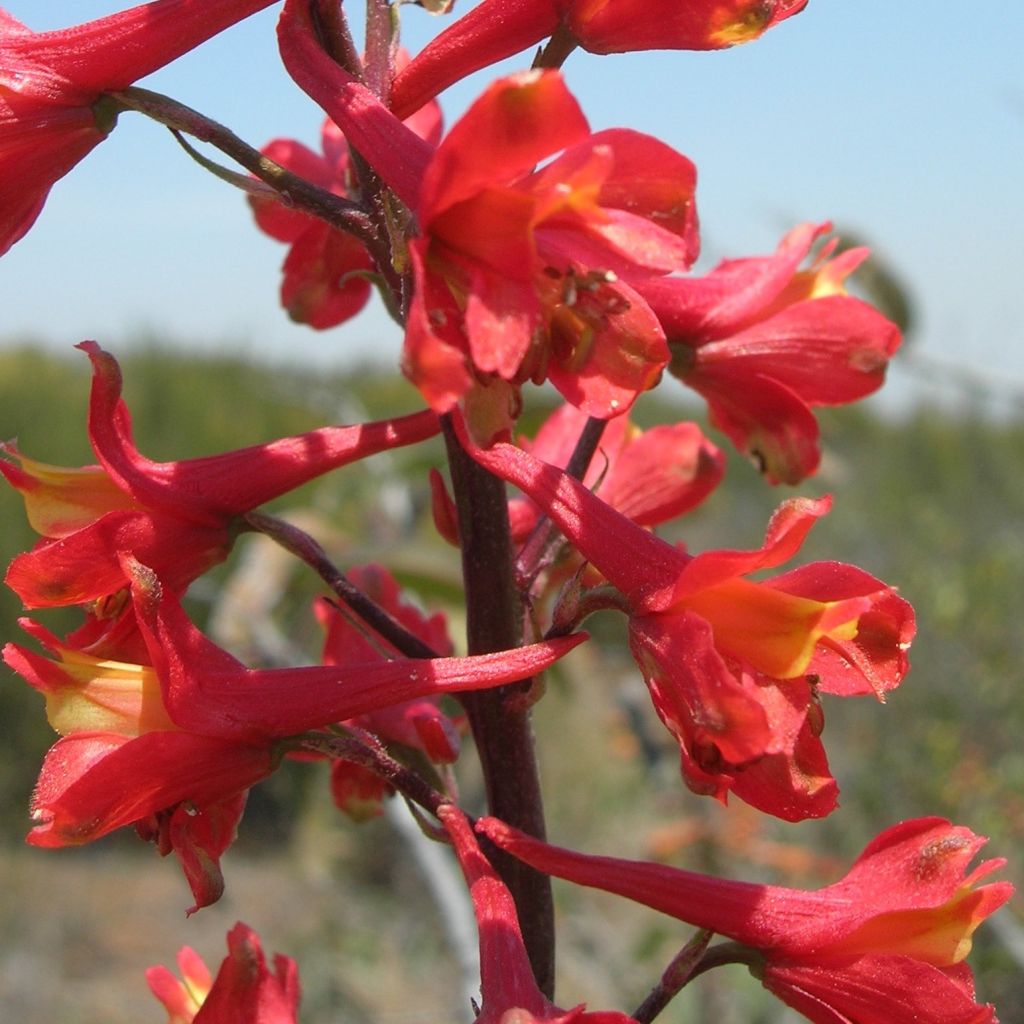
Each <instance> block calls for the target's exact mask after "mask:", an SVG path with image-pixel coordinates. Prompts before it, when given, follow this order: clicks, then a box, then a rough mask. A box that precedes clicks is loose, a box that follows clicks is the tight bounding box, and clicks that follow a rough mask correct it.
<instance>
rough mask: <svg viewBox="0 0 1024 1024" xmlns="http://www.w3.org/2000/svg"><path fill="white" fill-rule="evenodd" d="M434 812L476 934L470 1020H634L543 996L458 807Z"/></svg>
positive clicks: (507, 903)
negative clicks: (476, 985) (476, 1003)
mask: <svg viewBox="0 0 1024 1024" xmlns="http://www.w3.org/2000/svg"><path fill="white" fill-rule="evenodd" d="M438 814H439V816H440V818H441V821H442V823H443V824H444V827H445V828H446V829H447V831H448V837H449V838H450V839H451V842H452V846H454V847H455V854H456V856H457V857H458V859H459V864H460V866H461V867H462V873H463V875H464V876H465V878H466V882H467V884H468V885H469V894H470V897H471V898H472V900H473V911H474V913H475V915H476V923H477V928H478V929H479V932H480V994H481V997H482V1005H481V1007H480V1012H479V1014H478V1015H477V1018H476V1024H513V1022H514V1024H541V1022H543V1021H548V1022H552V1024H635V1022H634V1021H633V1018H632V1017H627V1016H626V1015H625V1014H624V1013H616V1012H613V1011H605V1012H594V1013H587V1012H585V1010H584V1007H583V1006H577V1007H574V1008H573V1009H571V1010H560V1009H559V1008H558V1007H557V1006H554V1005H553V1004H552V1003H551V1002H550V1001H549V1000H548V999H546V998H545V997H544V995H543V994H542V993H541V991H540V989H538V988H537V983H536V982H535V981H534V978H533V971H532V970H531V969H530V961H529V958H528V957H527V954H526V947H525V946H524V944H523V934H522V931H521V930H520V928H519V918H518V917H517V915H516V905H515V901H514V900H513V899H512V894H511V893H510V892H509V891H508V888H507V887H506V886H505V883H504V882H502V880H501V879H500V878H499V877H498V875H497V874H496V873H495V871H494V869H493V868H492V867H491V865H490V864H489V863H488V862H487V858H486V857H484V855H483V853H482V852H481V850H480V846H479V844H478V843H477V840H476V836H474V835H473V830H472V829H471V828H470V826H469V822H468V821H467V820H466V816H465V815H464V814H463V813H462V811H460V810H459V809H458V808H457V807H455V806H454V805H452V804H446V805H445V806H443V807H442V808H441V809H440V810H439V812H438Z"/></svg>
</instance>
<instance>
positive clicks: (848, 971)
mask: <svg viewBox="0 0 1024 1024" xmlns="http://www.w3.org/2000/svg"><path fill="white" fill-rule="evenodd" d="M477 828H478V830H479V831H480V832H482V833H483V834H484V835H486V836H487V837H488V838H489V839H491V840H492V841H493V842H494V843H496V844H497V845H498V846H499V847H500V848H501V849H503V850H506V851H507V852H509V853H511V854H512V855H513V856H515V857H518V858H519V859H520V860H522V861H524V862H525V863H527V864H530V865H532V866H533V867H535V868H536V869H537V870H538V871H543V872H545V873H547V874H550V875H555V876H556V877H558V878H565V879H568V880H569V881H571V882H576V883H577V884H579V885H588V886H593V887H594V888H597V889H603V890H605V891H606V892H613V893H616V894H618V895H620V896H625V897H626V898H627V899H631V900H634V901H636V902H638V903H643V904H645V905H646V906H649V907H653V908H654V909H655V910H659V911H661V912H662V913H665V914H670V915H671V916H673V917H677V918H679V919H680V920H682V921H685V922H687V923H688V924H692V925H695V926H697V927H699V928H707V929H709V930H711V931H714V932H718V933H719V934H721V935H726V936H729V937H730V938H732V939H735V940H736V941H738V942H741V943H743V944H744V945H747V946H750V947H751V948H752V949H753V950H756V951H757V952H758V954H759V956H757V957H756V958H754V959H753V960H752V961H751V962H750V965H751V970H752V971H753V973H754V974H755V975H756V976H757V977H759V978H760V979H761V981H762V983H763V984H764V985H765V987H766V988H768V989H770V990H771V991H772V992H774V993H775V994H776V995H777V996H778V997H779V998H780V999H782V1000H783V1001H784V1002H786V1003H788V1004H789V1005H790V1006H792V1007H794V1008H795V1009H797V1010H799V1011H800V1012H801V1013H802V1014H804V1015H805V1016H806V1017H808V1018H809V1019H810V1020H812V1021H814V1022H815V1024H853V1022H854V1021H856V1022H857V1024H995V1013H994V1009H993V1007H991V1006H979V1005H978V1004H977V1003H976V1002H975V1001H974V989H973V981H972V978H971V972H970V969H969V968H968V967H967V965H966V964H965V963H964V959H965V958H966V956H967V954H968V953H969V952H970V949H971V936H972V934H973V933H974V930H975V929H976V928H977V927H978V925H979V924H981V922H982V921H983V920H984V919H985V918H986V917H988V916H989V914H991V913H993V912H994V911H995V910H997V909H998V908H999V907H1000V906H1002V905H1003V904H1004V903H1005V902H1006V901H1007V900H1008V899H1009V898H1010V896H1011V895H1012V893H1013V886H1012V885H1011V884H1010V883H1009V882H993V883H989V884H987V885H983V886H980V887H977V888H976V885H977V883H978V882H979V881H980V880H981V879H982V878H984V877H985V876H987V875H989V874H990V873H991V872H993V871H994V870H996V869H997V868H999V867H1001V866H1002V865H1003V864H1004V863H1005V861H1003V860H988V861H985V862H984V863H982V864H980V865H979V866H978V867H977V868H975V869H974V870H973V871H971V872H970V873H969V874H966V871H967V867H968V865H969V864H970V862H971V860H973V858H974V856H975V854H976V853H977V852H978V850H979V849H980V848H981V846H982V845H983V844H984V843H985V839H983V838H981V837H979V836H976V835H974V834H973V833H972V832H971V831H970V830H969V829H966V828H961V827H958V826H954V825H951V824H950V823H949V822H948V821H945V820H943V819H941V818H920V819H916V820H914V821H905V822H903V823H902V824H900V825H896V826H894V827H892V828H890V829H887V830H886V831H885V832H883V833H882V834H881V835H879V836H878V837H877V838H876V839H874V840H873V841H872V842H871V843H869V844H868V846H867V847H866V848H865V850H864V852H863V853H862V854H861V855H860V857H859V858H858V859H857V861H856V862H855V863H854V865H853V867H852V868H851V869H850V871H849V872H848V873H847V874H846V876H845V878H843V879H842V880H841V881H839V882H836V883H835V884H833V885H829V886H826V887H825V888H824V889H818V890H816V891H810V892H808V891H804V890H800V889H786V888H782V887H780V886H772V885H755V884H752V883H749V882H733V881H726V880H723V879H718V878H713V877H710V876H707V875H698V874H695V873H693V872H690V871H680V870H678V869H676V868H670V867H665V866H664V865H660V864H646V863H641V862H636V861H626V860H618V859H616V858H612V857H591V856H588V855H586V854H581V853H574V852H572V851H570V850H564V849H560V848H559V847H555V846H548V845H547V844H546V843H542V842H540V841H539V840H536V839H532V838H531V837H529V836H527V835H524V834H523V833H521V832H517V831H516V830H515V829H513V828H511V827H509V826H508V825H506V824H504V822H501V821H498V820H497V819H495V818H486V819H484V820H482V821H480V822H479V823H478V825H477Z"/></svg>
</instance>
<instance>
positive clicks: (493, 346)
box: [402, 71, 697, 418]
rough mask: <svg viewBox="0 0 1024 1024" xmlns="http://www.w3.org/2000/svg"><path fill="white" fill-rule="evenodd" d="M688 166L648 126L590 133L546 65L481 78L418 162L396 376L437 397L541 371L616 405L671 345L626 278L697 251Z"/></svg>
mask: <svg viewBox="0 0 1024 1024" xmlns="http://www.w3.org/2000/svg"><path fill="white" fill-rule="evenodd" d="M555 153H558V154H560V155H558V156H555V157H554V158H553V159H552V160H551V161H550V162H549V163H547V164H545V165H544V166H542V167H540V168H539V169H535V168H536V166H537V164H538V163H539V162H540V161H543V160H546V159H547V158H549V157H551V155H552V154H555ZM694 182H695V171H694V168H693V165H692V164H691V163H690V161H689V160H688V159H687V158H686V157H684V156H682V155H681V154H679V153H677V152H675V151H674V150H672V149H670V148H669V147H668V146H665V145H664V144H662V143H661V142H658V141H657V140H656V139H653V138H651V137H650V136H647V135H641V134H639V133H637V132H632V131H628V130H626V129H611V130H607V131H603V132H598V133H597V134H591V133H590V129H589V126H588V125H587V122H586V120H585V118H584V117H583V113H582V111H581V110H580V108H579V106H578V104H577V103H576V100H575V99H574V98H573V97H572V96H571V95H570V93H569V92H568V90H567V89H566V87H565V84H564V82H563V80H562V77H561V75H559V74H558V73H557V72H553V71H552V72H526V73H523V74H520V75H514V76H511V77H509V78H505V79H501V80H499V81H497V82H495V83H493V84H492V85H491V86H490V88H489V89H488V90H487V91H486V92H485V93H484V95H483V96H482V97H481V98H480V99H479V100H477V101H476V103H474V104H473V106H472V107H470V109H469V110H468V111H467V112H466V114H465V115H464V116H463V117H462V119H461V120H460V121H459V122H457V123H456V124H455V125H454V126H453V127H452V129H451V131H450V132H449V133H448V135H447V136H446V137H445V138H444V139H443V140H442V142H441V144H440V146H439V147H438V148H437V151H436V152H435V154H434V155H433V157H432V159H431V161H430V163H429V164H428V166H427V168H426V170H425V172H424V176H423V183H422V188H421V190H420V193H419V203H418V206H417V210H416V212H417V217H418V221H419V226H420V231H421V237H418V238H414V239H413V240H412V241H411V242H410V249H409V252H410V257H411V261H412V267H413V273H414V278H415V289H414V293H413V299H412V304H411V306H410V311H409V319H408V323H407V327H406V338H405V348H404V352H403V357H402V358H403V368H404V370H405V372H406V374H407V376H409V378H410V379H411V380H412V381H413V383H415V384H416V385H417V386H418V387H419V388H420V390H421V391H422V393H423V395H424V397H425V398H426V399H427V401H428V403H429V404H430V405H431V406H432V407H433V408H434V409H436V410H437V411H439V412H444V411H448V410H449V409H451V408H452V407H453V406H454V405H455V404H456V403H457V402H459V401H460V400H462V399H464V398H465V397H466V396H467V394H468V393H469V392H470V391H471V390H472V389H473V388H474V385H475V384H477V383H481V384H485V385H486V383H487V382H490V381H497V382H504V383H505V384H506V385H508V386H510V387H511V388H513V389H515V388H517V387H518V386H519V385H520V384H522V383H524V382H525V381H527V380H533V381H535V382H540V381H542V380H545V379H547V380H550V381H551V383H552V384H554V386H555V387H556V388H557V389H558V390H559V391H560V392H561V393H562V395H563V396H564V397H565V398H566V399H567V400H568V401H569V402H571V403H572V404H573V405H575V406H576V407H577V408H579V409H581V410H583V411H584V412H586V413H588V414H590V415H594V416H600V417H602V418H607V417H610V416H615V415H618V414H621V413H623V412H625V411H626V409H628V408H629V406H630V404H631V403H632V402H633V400H634V399H635V398H636V396H637V395H638V394H639V393H640V392H642V391H644V390H646V389H648V388H650V387H651V386H652V385H653V384H655V383H656V382H657V380H658V378H659V376H660V374H661V371H662V369H663V367H664V366H665V361H666V353H667V349H666V347H665V343H664V337H663V335H662V332H661V328H660V326H659V325H658V324H657V321H656V318H655V317H654V316H653V314H652V313H651V311H650V310H649V308H648V307H647V304H646V303H645V302H644V301H643V299H642V298H640V296H639V295H638V293H637V292H636V290H635V289H634V288H633V287H632V284H631V282H632V281H633V280H634V278H636V277H638V276H647V275H650V274H660V273H668V272H670V271H671V270H672V269H681V268H684V267H686V266H689V264H690V263H691V262H692V260H693V259H694V257H695V255H696V251H697V228H696V214H695V212H694V205H693V188H694Z"/></svg>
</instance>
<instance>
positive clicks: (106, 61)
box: [0, 0, 274, 255]
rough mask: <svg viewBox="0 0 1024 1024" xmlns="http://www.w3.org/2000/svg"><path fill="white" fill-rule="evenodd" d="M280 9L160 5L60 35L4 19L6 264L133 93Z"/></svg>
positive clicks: (1, 224) (2, 237) (0, 132)
mask: <svg viewBox="0 0 1024 1024" xmlns="http://www.w3.org/2000/svg"><path fill="white" fill-rule="evenodd" d="M273 2H274V0H157V2H156V3H150V4H143V5H141V6H139V7H133V8H132V9H131V10H127V11H121V12H119V13H118V14H112V15H110V16H109V17H106V18H100V19H98V20H96V21H90V22H88V23H86V24H84V25H78V26H76V27H74V28H68V29H61V30H60V31H56V32H32V31H30V30H29V29H27V28H26V27H25V26H24V25H22V24H21V23H20V22H18V21H17V20H16V19H14V18H13V17H11V15H9V14H8V13H7V12H6V11H3V10H0V182H2V184H0V255H3V254H4V253H5V252H7V250H8V249H9V248H10V247H11V246H12V245H13V244H14V243H15V242H17V241H18V239H20V238H21V237H22V236H23V235H24V234H25V233H26V232H27V231H28V230H29V228H30V227H32V225H33V223H34V222H35V219H36V217H38V216H39V212H40V211H41V210H42V208H43V203H44V202H45V201H46V197H47V195H48V194H49V191H50V188H51V187H52V186H53V184H54V182H56V181H57V180H58V179H59V178H62V177H63V176H64V175H65V174H67V173H68V171H70V170H71V168H72V167H74V165H75V164H77V163H78V161H79V160H81V159H82V158H83V157H85V156H86V154H87V153H88V152H89V151H90V150H91V149H92V148H93V147H94V146H96V145H98V144H99V143H100V142H102V141H103V140H104V139H105V138H106V137H107V134H108V133H109V132H110V131H111V130H112V129H113V127H114V123H115V121H116V119H117V113H118V108H117V105H116V104H115V103H113V102H104V100H103V94H104V93H109V92H117V91H118V90H120V89H124V88H127V87H128V86H129V85H131V84H132V83H133V82H135V81H136V80H137V79H139V78H143V77H144V76H145V75H148V74H150V73H152V72H153V71H156V70H157V69H159V68H162V67H163V66H164V65H165V64H169V63H171V61H173V60H176V59H177V58H178V57H180V56H181V55H182V54H184V53H188V51H189V50H191V49H194V48H195V47H196V46H198V45H199V44H200V43H203V42H205V41H206V40H207V39H209V38H211V37H212V36H215V35H217V33H218V32H222V31H223V30H224V29H226V28H228V27H229V26H231V25H233V24H234V23H235V22H237V21H241V20H242V19H243V18H247V17H248V16H249V15H250V14H253V13H255V12H256V11H260V10H262V9H263V8H264V7H269V6H270V5H271V3H273Z"/></svg>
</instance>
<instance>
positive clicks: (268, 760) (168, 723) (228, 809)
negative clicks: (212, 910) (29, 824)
mask: <svg viewBox="0 0 1024 1024" xmlns="http://www.w3.org/2000/svg"><path fill="white" fill-rule="evenodd" d="M21 624H22V626H23V627H24V628H25V629H26V630H27V631H28V632H29V633H30V634H32V636H34V637H35V638H36V639H37V640H38V641H39V642H40V643H41V644H42V645H43V646H44V647H45V648H46V649H47V651H48V652H49V655H50V657H44V656H42V655H39V654H36V653H35V652H34V651H30V650H27V649H25V648H23V647H20V646H18V645H17V644H8V645H7V646H6V647H5V648H4V651H3V658H4V661H5V662H6V663H7V664H8V666H10V668H12V669H13V670H14V671H15V672H17V673H18V674H19V675H20V676H22V678H23V679H25V681H26V682H28V683H29V684H30V685H31V686H33V687H35V689H37V690H39V691H40V692H41V693H42V694H43V696H44V697H45V698H46V714H47V718H48V719H49V722H50V725H51V726H53V728H54V730H55V731H56V732H58V733H60V734H61V736H62V739H60V740H58V741H57V743H55V744H54V746H53V747H52V748H51V749H50V751H49V753H48V754H47V755H46V758H45V759H44V761H43V766H42V770H41V771H40V774H39V781H38V783H37V784H36V788H35V791H34V793H33V796H32V817H33V819H34V820H35V821H36V823H37V824H36V825H35V827H34V828H33V829H32V831H31V832H30V833H29V834H28V839H27V841H28V842H29V843H30V844H32V845H33V846H41V847H60V846H67V845H70V844H78V843H86V842H91V841H92V840H93V839H96V838H98V837H99V836H102V835H105V834H107V833H108V832H111V831H113V830H115V829H117V828H121V827H123V826H125V825H135V827H136V829H137V831H138V832H139V834H140V835H141V836H142V837H143V838H144V839H147V840H150V841H152V842H154V843H155V844H156V846H157V849H158V850H159V852H160V854H161V855H166V854H168V853H170V852H172V851H173V852H174V854H175V855H176V857H177V858H178V861H179V862H180V864H181V866H182V870H183V872H184V874H185V877H186V879H187V880H188V883H189V886H190V887H191V889H192V895H193V897H194V899H195V904H194V905H193V906H192V907H191V908H190V909H189V913H192V912H193V911H195V910H198V909H199V908H200V907H205V906H209V905H210V904H211V903H215V902H216V901H217V900H218V899H219V898H220V896H221V893H222V892H223V890H224V879H223V876H222V875H221V872H220V866H219V862H220V857H221V855H222V854H223V853H224V851H225V850H226V849H227V847H228V846H229V845H230V844H231V842H232V840H233V839H234V835H235V828H236V826H237V824H238V821H239V819H240V818H241V815H242V810H243V808H244V805H245V794H246V792H247V791H248V789H249V787H250V786H252V785H253V784H254V783H256V782H258V781H259V780H260V779H263V778H266V777H267V776H268V775H269V774H270V773H271V771H272V766H273V758H272V752H271V750H270V748H269V746H268V745H267V744H265V743H264V744H259V743H244V742H236V741H234V740H223V739H219V738H217V737H212V736H203V735H199V734H195V733H189V732H185V731H183V730H181V729H179V728H178V726H177V725H176V723H175V722H174V721H173V720H172V719H171V717H170V716H169V715H168V713H167V710H166V707H165V706H164V701H163V698H162V695H161V692H160V684H159V681H158V679H157V677H156V673H155V672H154V671H153V669H152V668H151V667H149V666H148V665H144V664H136V663H130V662H127V661H123V660H122V661H115V660H113V659H111V658H97V657H94V656H92V655H89V654H86V653H84V652H82V651H80V650H77V649H75V648H74V647H70V646H68V645H67V644H66V643H61V642H60V641H59V640H58V639H57V638H56V637H54V636H53V635H52V634H50V633H49V632H48V631H47V630H45V629H43V628H42V627H41V626H39V625H37V624H36V623H33V622H30V621H29V620H27V619H23V620H21Z"/></svg>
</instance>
